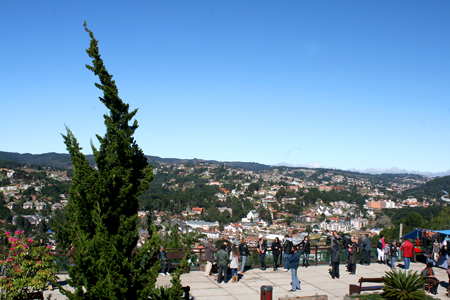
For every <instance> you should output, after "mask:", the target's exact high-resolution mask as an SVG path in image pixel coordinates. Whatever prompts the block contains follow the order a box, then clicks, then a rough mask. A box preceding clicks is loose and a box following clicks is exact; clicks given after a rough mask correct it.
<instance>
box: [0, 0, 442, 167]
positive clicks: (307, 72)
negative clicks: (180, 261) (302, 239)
mask: <svg viewBox="0 0 450 300" xmlns="http://www.w3.org/2000/svg"><path fill="white" fill-rule="evenodd" d="M84 20H86V21H87V23H88V26H89V28H90V29H91V30H92V31H93V32H94V34H95V37H96V38H97V39H98V40H99V47H100V53H101V54H102V58H103V59H104V62H105V65H106V67H107V69H108V71H109V72H110V73H111V74H113V75H114V78H115V80H116V83H117V85H118V88H119V93H120V94H119V95H120V96H121V98H122V99H123V100H124V101H125V102H127V103H130V106H131V108H139V112H138V114H137V117H136V118H137V120H138V122H139V124H140V127H139V129H138V131H137V134H136V140H137V142H138V144H139V145H140V146H141V148H142V149H143V150H144V152H145V154H148V155H157V156H161V157H176V158H202V159H215V160H224V161H251V162H259V163H265V164H277V163H280V162H287V163H290V164H295V165H297V164H313V163H315V164H316V165H320V166H324V167H334V168H340V169H349V168H356V169H365V168H370V167H373V168H391V167H398V168H400V169H406V170H417V171H430V172H440V171H446V170H449V169H450V159H449V153H450V151H449V150H450V138H449V135H450V133H449V127H450V126H449V125H450V124H449V123H450V122H449V119H450V1H448V0H441V1H439V0H435V1H409V0H408V1H390V0H389V1H379V0H377V1H359V0H358V1H346V0H342V1H336V0H332V1H320V0H319V1H306V0H295V1H289V0H286V1H275V0H274V1H262V0H257V1H236V0H235V1H232V0H227V1H221V0H214V1H212V0H208V1H199V0H191V1H186V0H183V1H34V0H33V1H0V27H1V33H2V34H1V47H0V57H1V60H0V69H1V72H0V100H1V111H2V113H1V120H2V124H3V126H2V130H1V131H0V132H1V134H0V141H1V147H0V150H1V151H9V152H19V153H35V154H38V153H46V152H59V153H66V149H65V147H64V144H63V140H62V137H61V135H60V133H64V132H65V127H64V124H66V125H67V126H68V127H69V128H70V129H71V130H72V131H73V132H74V134H75V136H76V137H77V139H78V141H79V142H80V143H81V145H82V146H83V147H84V151H85V153H86V154H88V153H91V150H90V146H89V141H90V139H95V134H100V135H103V134H104V132H105V128H104V125H103V117H102V116H103V114H104V113H105V112H106V109H105V108H104V106H103V104H102V103H101V102H100V101H99V100H98V96H100V95H101V94H100V90H98V89H96V88H95V86H94V82H96V78H95V77H94V75H93V73H91V72H90V71H88V70H87V69H86V68H85V64H87V63H90V60H89V57H88V56H87V54H86V52H85V49H86V48H87V47H88V46H89V36H88V34H87V33H86V32H85V31H84V30H83V26H82V24H83V21H84ZM97 144H98V143H97Z"/></svg>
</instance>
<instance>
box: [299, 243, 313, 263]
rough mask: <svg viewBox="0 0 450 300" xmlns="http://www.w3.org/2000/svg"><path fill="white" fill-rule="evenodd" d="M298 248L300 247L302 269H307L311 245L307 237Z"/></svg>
mask: <svg viewBox="0 0 450 300" xmlns="http://www.w3.org/2000/svg"><path fill="white" fill-rule="evenodd" d="M300 246H301V247H302V254H303V267H305V268H307V267H308V266H309V254H310V253H311V243H310V242H309V237H308V236H305V238H304V239H303V241H302V242H301V243H300Z"/></svg>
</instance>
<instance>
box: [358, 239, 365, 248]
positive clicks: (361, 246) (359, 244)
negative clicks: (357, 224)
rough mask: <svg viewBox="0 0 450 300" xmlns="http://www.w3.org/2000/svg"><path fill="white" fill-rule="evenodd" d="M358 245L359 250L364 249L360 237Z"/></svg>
mask: <svg viewBox="0 0 450 300" xmlns="http://www.w3.org/2000/svg"><path fill="white" fill-rule="evenodd" d="M358 247H359V249H360V250H363V249H364V240H363V239H362V238H359V239H358Z"/></svg>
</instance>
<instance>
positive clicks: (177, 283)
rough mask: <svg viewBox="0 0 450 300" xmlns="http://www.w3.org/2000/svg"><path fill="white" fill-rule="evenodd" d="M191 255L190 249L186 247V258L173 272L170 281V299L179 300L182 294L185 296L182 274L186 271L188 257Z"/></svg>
mask: <svg viewBox="0 0 450 300" xmlns="http://www.w3.org/2000/svg"><path fill="white" fill-rule="evenodd" d="M189 256H190V249H186V253H185V256H184V258H183V259H182V260H181V263H180V267H179V268H178V269H176V270H175V271H174V272H172V279H170V283H172V286H171V287H170V289H169V300H179V299H180V298H181V296H183V289H182V285H181V279H180V276H181V274H183V273H184V270H185V269H186V268H187V267H188V265H189V263H188V259H189Z"/></svg>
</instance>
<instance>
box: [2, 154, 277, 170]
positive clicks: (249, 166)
mask: <svg viewBox="0 0 450 300" xmlns="http://www.w3.org/2000/svg"><path fill="white" fill-rule="evenodd" d="M146 157H147V158H148V161H149V163H153V164H158V163H170V164H186V163H199V162H207V163H211V164H225V165H227V166H232V167H235V168H242V169H245V170H251V171H258V170H266V169H270V168H271V167H272V166H269V165H263V164H259V163H256V162H239V161H233V162H228V161H227V162H222V161H217V160H204V159H197V158H194V159H179V158H162V157H159V156H151V155H146ZM86 158H87V159H88V160H89V162H90V163H91V164H93V163H94V156H93V155H86ZM0 160H5V161H14V162H19V163H27V164H31V165H33V164H36V165H41V166H53V167H57V168H69V167H71V166H72V162H71V160H70V155H69V154H65V153H54V152H51V153H44V154H30V153H23V154H22V153H16V152H3V151H0Z"/></svg>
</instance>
